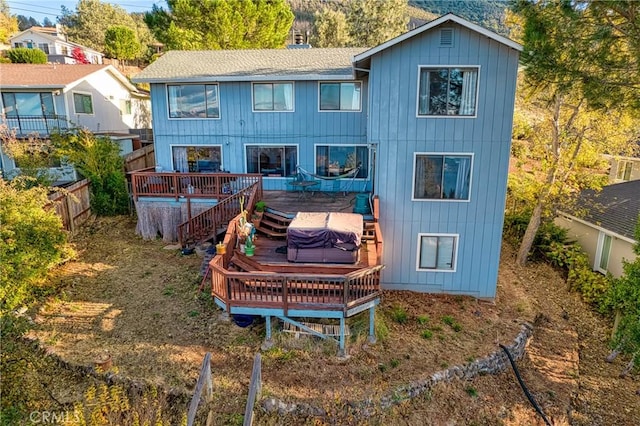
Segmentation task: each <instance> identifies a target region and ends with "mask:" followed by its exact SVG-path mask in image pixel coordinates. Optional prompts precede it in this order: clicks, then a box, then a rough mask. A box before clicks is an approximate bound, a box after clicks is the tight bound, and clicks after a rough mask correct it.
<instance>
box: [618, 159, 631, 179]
mask: <svg viewBox="0 0 640 426" xmlns="http://www.w3.org/2000/svg"><path fill="white" fill-rule="evenodd" d="M632 168H633V163H632V162H631V161H624V160H620V161H618V169H617V171H616V180H619V181H624V182H627V181H628V180H629V179H631V169H632Z"/></svg>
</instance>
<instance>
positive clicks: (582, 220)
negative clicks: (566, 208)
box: [558, 210, 638, 244]
mask: <svg viewBox="0 0 640 426" xmlns="http://www.w3.org/2000/svg"><path fill="white" fill-rule="evenodd" d="M558 213H559V214H561V215H562V216H565V217H567V218H569V219H571V220H575V221H576V222H580V223H582V224H583V225H587V226H589V227H591V228H593V229H595V230H598V231H602V232H606V233H607V234H609V235H612V236H614V237H616V238H618V239H620V240H624V241H626V242H628V243H631V244H638V241H636V240H634V239H633V238H629V237H627V236H625V235H622V234H619V233H617V232H616V231H612V230H611V229H607V228H603V227H602V226H598V225H596V224H595V223H593V222H589V221H587V220H584V219H580V218H579V217H576V216H574V215H572V214H569V213H566V212H563V211H562V210H558Z"/></svg>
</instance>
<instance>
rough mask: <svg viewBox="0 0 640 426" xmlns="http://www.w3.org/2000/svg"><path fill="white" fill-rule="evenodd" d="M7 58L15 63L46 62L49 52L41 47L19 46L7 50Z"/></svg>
mask: <svg viewBox="0 0 640 426" xmlns="http://www.w3.org/2000/svg"><path fill="white" fill-rule="evenodd" d="M6 55H7V58H9V60H10V61H11V62H13V63H14V64H46V63H47V54H46V53H44V52H43V51H42V50H40V49H27V48H26V47H17V48H15V49H9V50H7V53H6Z"/></svg>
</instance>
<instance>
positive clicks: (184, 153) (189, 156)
mask: <svg viewBox="0 0 640 426" xmlns="http://www.w3.org/2000/svg"><path fill="white" fill-rule="evenodd" d="M171 151H172V154H173V169H174V170H177V171H179V172H183V173H186V172H191V173H194V172H204V173H215V172H219V171H220V167H221V166H222V148H221V147H220V146H174V147H172V149H171Z"/></svg>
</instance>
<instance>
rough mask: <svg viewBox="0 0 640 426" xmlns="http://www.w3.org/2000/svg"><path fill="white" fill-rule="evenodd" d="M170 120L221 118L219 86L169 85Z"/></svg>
mask: <svg viewBox="0 0 640 426" xmlns="http://www.w3.org/2000/svg"><path fill="white" fill-rule="evenodd" d="M167 97H168V101H169V118H183V119H184V118H187V119H188V118H196V119H200V118H220V101H219V97H218V85H217V84H180V85H167Z"/></svg>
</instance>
